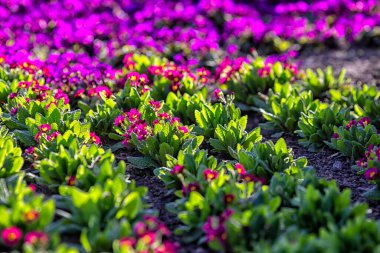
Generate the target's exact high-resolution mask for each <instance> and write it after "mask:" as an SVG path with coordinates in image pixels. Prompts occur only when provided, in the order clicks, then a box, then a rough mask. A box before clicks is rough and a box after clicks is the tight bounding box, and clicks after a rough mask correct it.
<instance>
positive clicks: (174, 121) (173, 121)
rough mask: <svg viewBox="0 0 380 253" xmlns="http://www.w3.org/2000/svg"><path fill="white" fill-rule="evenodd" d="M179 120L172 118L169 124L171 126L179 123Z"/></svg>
mask: <svg viewBox="0 0 380 253" xmlns="http://www.w3.org/2000/svg"><path fill="white" fill-rule="evenodd" d="M180 122H181V120H180V119H179V118H177V117H173V118H172V119H171V120H170V124H171V125H173V124H174V123H178V124H179V123H180Z"/></svg>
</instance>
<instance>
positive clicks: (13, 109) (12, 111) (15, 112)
mask: <svg viewBox="0 0 380 253" xmlns="http://www.w3.org/2000/svg"><path fill="white" fill-rule="evenodd" d="M16 114H17V108H12V109H11V115H12V116H14V115H16Z"/></svg>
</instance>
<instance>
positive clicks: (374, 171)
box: [364, 167, 379, 181]
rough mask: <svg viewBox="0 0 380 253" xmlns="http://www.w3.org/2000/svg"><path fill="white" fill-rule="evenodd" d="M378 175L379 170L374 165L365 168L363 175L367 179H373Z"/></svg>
mask: <svg viewBox="0 0 380 253" xmlns="http://www.w3.org/2000/svg"><path fill="white" fill-rule="evenodd" d="M378 176H379V171H378V170H377V169H376V168H374V167H373V168H370V169H368V170H366V172H365V173H364V177H365V179H366V180H368V181H371V180H375V179H376V178H377V177H378Z"/></svg>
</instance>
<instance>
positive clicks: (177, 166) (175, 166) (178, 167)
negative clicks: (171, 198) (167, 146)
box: [170, 164, 185, 175]
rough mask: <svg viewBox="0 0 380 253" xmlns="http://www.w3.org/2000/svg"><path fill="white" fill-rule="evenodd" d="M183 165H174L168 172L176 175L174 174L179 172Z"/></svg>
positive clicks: (181, 170)
mask: <svg viewBox="0 0 380 253" xmlns="http://www.w3.org/2000/svg"><path fill="white" fill-rule="evenodd" d="M184 169H185V167H184V166H183V165H179V164H177V165H174V167H173V169H171V170H170V174H172V175H176V174H181V173H182V172H183V170H184Z"/></svg>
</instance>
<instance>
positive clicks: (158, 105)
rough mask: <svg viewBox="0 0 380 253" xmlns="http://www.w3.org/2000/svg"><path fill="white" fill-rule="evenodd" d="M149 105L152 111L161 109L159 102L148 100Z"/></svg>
mask: <svg viewBox="0 0 380 253" xmlns="http://www.w3.org/2000/svg"><path fill="white" fill-rule="evenodd" d="M149 104H150V105H151V106H152V107H153V109H155V110H158V109H160V107H161V103H160V101H154V100H150V101H149Z"/></svg>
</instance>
